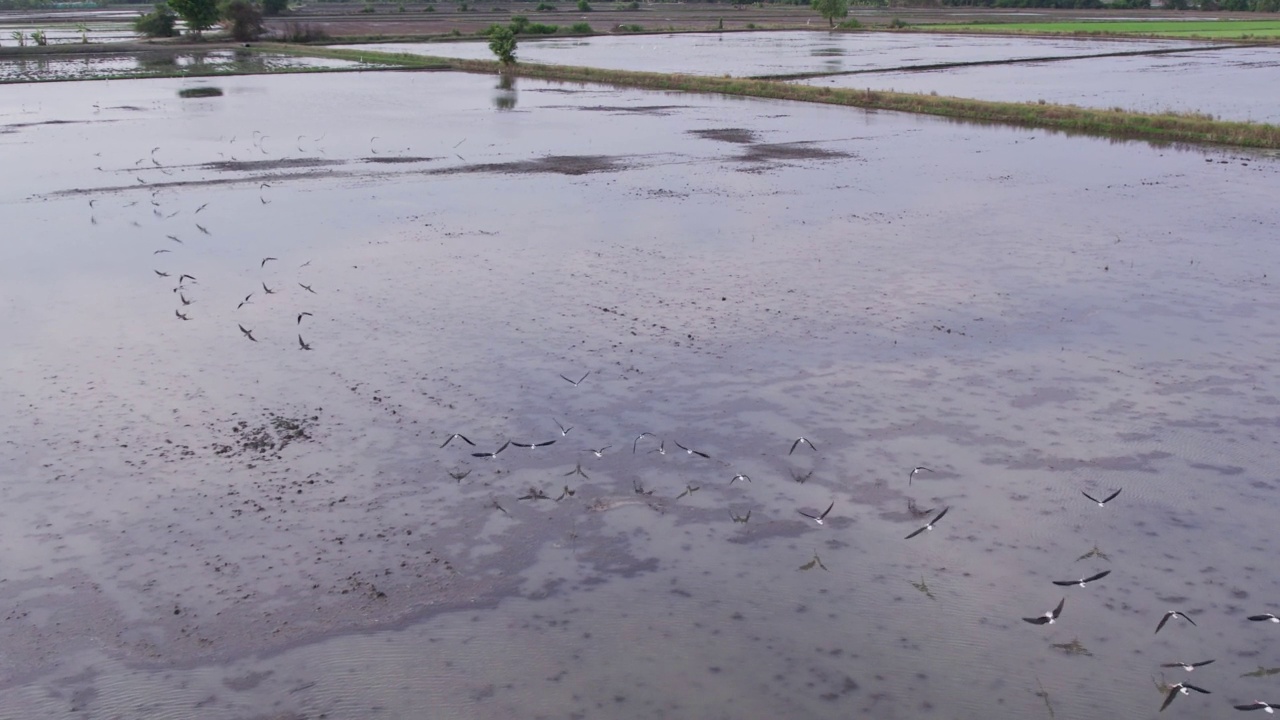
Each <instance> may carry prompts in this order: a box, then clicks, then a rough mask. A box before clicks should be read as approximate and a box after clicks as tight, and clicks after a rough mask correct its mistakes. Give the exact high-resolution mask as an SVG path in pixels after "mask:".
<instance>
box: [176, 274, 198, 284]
mask: <svg viewBox="0 0 1280 720" xmlns="http://www.w3.org/2000/svg"><path fill="white" fill-rule="evenodd" d="M183 280H191V282H198V281H197V280H196V276H195V275H188V274H186V273H182V274H181V275H179V276H178V282H179V283H181V282H182V281H183Z"/></svg>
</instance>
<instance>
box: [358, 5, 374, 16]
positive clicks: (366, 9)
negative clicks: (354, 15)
mask: <svg viewBox="0 0 1280 720" xmlns="http://www.w3.org/2000/svg"><path fill="white" fill-rule="evenodd" d="M360 12H362V13H365V14H369V15H372V14H373V13H376V12H378V8H376V7H374V6H373V3H371V2H367V3H365V4H364V7H362V8H360Z"/></svg>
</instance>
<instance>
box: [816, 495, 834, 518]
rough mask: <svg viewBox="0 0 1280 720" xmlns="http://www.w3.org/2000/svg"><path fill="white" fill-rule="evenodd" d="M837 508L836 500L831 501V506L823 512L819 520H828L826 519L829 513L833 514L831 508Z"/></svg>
mask: <svg viewBox="0 0 1280 720" xmlns="http://www.w3.org/2000/svg"><path fill="white" fill-rule="evenodd" d="M835 506H836V501H835V500H832V501H831V504H830V505H828V506H827V509H826V510H823V511H822V514H821V515H819V516H818V519H819V520H821V519H824V518H826V517H827V513H829V512H831V508H833V507H835Z"/></svg>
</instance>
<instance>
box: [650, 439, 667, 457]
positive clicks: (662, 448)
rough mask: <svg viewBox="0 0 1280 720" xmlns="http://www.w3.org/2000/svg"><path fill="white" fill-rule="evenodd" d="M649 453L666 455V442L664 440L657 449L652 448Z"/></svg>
mask: <svg viewBox="0 0 1280 720" xmlns="http://www.w3.org/2000/svg"><path fill="white" fill-rule="evenodd" d="M649 452H651V453H658V454H659V455H666V454H667V441H666V440H663V441H662V442H660V443H658V447H656V448H654V449H652V450H650V451H649Z"/></svg>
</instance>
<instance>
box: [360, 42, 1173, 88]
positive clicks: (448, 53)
mask: <svg viewBox="0 0 1280 720" xmlns="http://www.w3.org/2000/svg"><path fill="white" fill-rule="evenodd" d="M351 47H353V48H357V49H364V50H375V51H381V52H402V53H417V54H422V55H431V56H437V57H449V58H462V59H491V58H492V57H493V53H492V51H490V50H489V46H488V43H487V42H486V41H476V42H459V43H389V44H370V45H354V46H351ZM1187 47H1196V45H1193V44H1191V43H1187V42H1182V41H1170V40H1137V41H1124V42H1117V41H1106V40H1056V39H1043V38H1035V39H1032V38H1025V39H1018V38H1013V39H1011V38H986V37H975V36H966V35H930V36H928V37H927V38H922V37H921V36H919V35H891V34H887V33H828V32H795V31H791V32H758V33H726V34H720V33H707V34H699V33H684V34H675V35H661V36H640V37H607V36H606V37H589V38H575V39H572V40H566V39H558V40H524V39H521V41H520V45H519V48H518V50H517V56H518V57H519V59H520V61H521V62H534V63H549V64H556V65H581V66H587V67H596V68H607V69H612V70H644V71H649V72H667V73H691V74H702V75H733V76H735V77H750V76H759V75H785V74H792V73H817V72H850V71H858V70H888V69H893V68H903V67H909V66H919V65H933V64H937V63H962V62H991V61H1002V60H1019V59H1022V60H1034V59H1043V58H1047V57H1064V56H1066V57H1074V56H1086V55H1095V54H1100V53H1115V52H1124V51H1133V52H1139V51H1152V50H1165V49H1173V48H1187Z"/></svg>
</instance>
